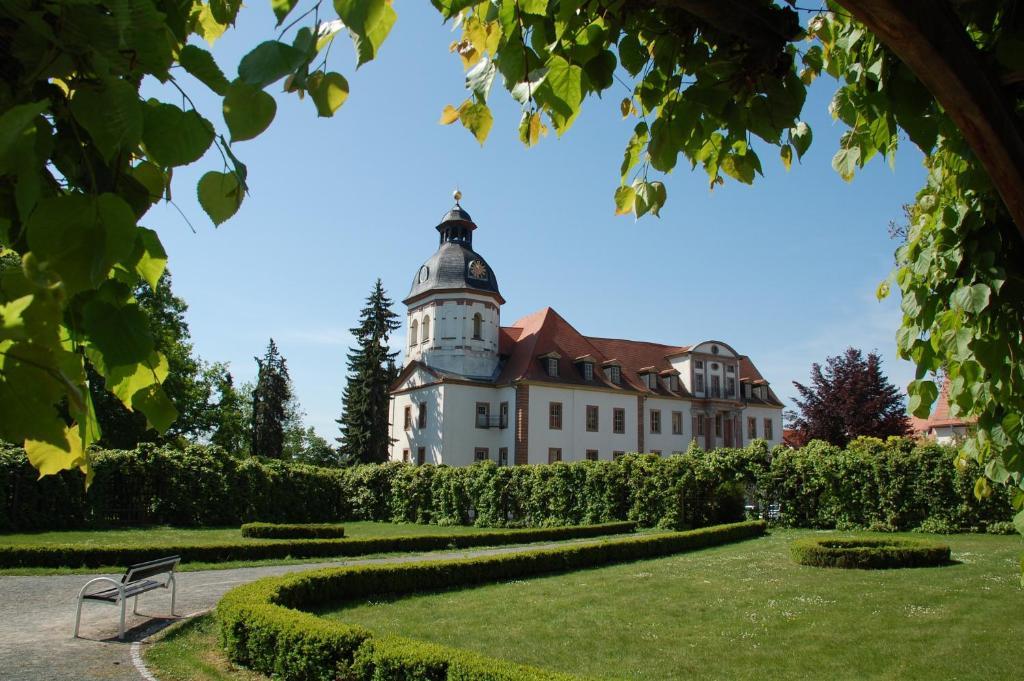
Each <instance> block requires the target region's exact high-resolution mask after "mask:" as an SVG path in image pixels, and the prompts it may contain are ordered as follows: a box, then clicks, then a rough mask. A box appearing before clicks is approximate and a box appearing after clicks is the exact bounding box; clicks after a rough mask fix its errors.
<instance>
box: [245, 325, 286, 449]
mask: <svg viewBox="0 0 1024 681" xmlns="http://www.w3.org/2000/svg"><path fill="white" fill-rule="evenodd" d="M254 359H255V360H256V364H257V365H258V366H259V374H258V375H257V378H256V389H255V390H253V393H252V448H251V450H250V451H251V453H252V454H253V455H254V456H266V457H270V458H273V459H280V458H282V457H283V456H284V422H285V418H286V416H287V406H288V402H289V400H290V399H291V388H290V385H291V383H290V379H289V377H288V366H287V364H286V363H285V359H284V357H282V356H281V353H280V352H278V350H277V344H276V343H274V339H273V338H271V339H270V343H269V344H268V345H267V352H266V354H264V355H263V359H260V358H259V357H256V358H254Z"/></svg>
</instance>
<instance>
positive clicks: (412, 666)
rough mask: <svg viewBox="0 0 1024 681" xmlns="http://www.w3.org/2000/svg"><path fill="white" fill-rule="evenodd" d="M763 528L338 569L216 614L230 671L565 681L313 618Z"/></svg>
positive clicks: (255, 586) (379, 679) (294, 679)
mask: <svg viewBox="0 0 1024 681" xmlns="http://www.w3.org/2000/svg"><path fill="white" fill-rule="evenodd" d="M765 529H766V525H765V523H764V522H763V521H754V522H746V523H736V524H732V525H720V526H716V527H708V528H704V529H701V530H693V531H689V532H679V533H671V534H662V535H651V536H643V537H634V538H629V539H622V540H616V541H611V542H604V543H600V544H583V545H574V546H567V547H559V548H557V549H547V550H538V551H526V552H517V553H507V554H502V555H497V556H487V557H482V558H472V559H463V560H451V561H434V562H416V563H401V564H378V565H366V566H358V567H345V568H330V569H322V570H313V571H309V572H302V573H296V574H291V575H286V576H283V577H271V578H267V579H261V580H258V581H256V582H252V583H250V584H246V585H244V586H240V587H237V588H235V589H232V590H231V591H229V592H228V593H227V594H225V596H224V597H223V598H222V599H221V601H220V603H219V604H218V605H217V619H218V622H219V624H220V632H221V642H222V643H223V644H224V647H225V649H226V651H227V654H228V657H229V659H230V660H231V661H232V662H235V663H236V664H241V665H244V666H246V667H250V668H252V669H255V670H256V671H260V672H263V673H264V674H269V675H273V676H274V677H275V678H279V679H282V681H314V680H316V681H321V680H327V679H334V678H336V677H337V678H345V679H355V680H358V681H397V680H399V679H402V680H406V679H437V680H454V679H459V681H496V680H499V679H501V680H504V679H509V680H511V679H537V680H538V681H539V680H541V679H558V678H567V677H564V676H561V675H558V674H552V673H551V672H547V671H544V670H540V669H531V668H524V667H520V666H518V665H512V664H510V663H507V662H503V661H500V660H494V659H491V658H485V657H482V656H476V655H471V654H469V653H466V652H465V651H462V650H459V649H455V648H450V647H446V646H438V645H432V644H424V643H420V642H417V641H412V640H409V639H403V638H393V637H386V638H378V637H375V636H374V635H373V633H372V632H370V631H369V630H367V629H365V628H363V627H360V626H355V625H348V624H345V623H343V622H337V621H334V620H328V619H324V618H321V617H317V616H316V615H314V614H311V613H310V612H305V610H312V609H317V608H324V607H330V606H334V605H338V604H341V603H344V602H347V601H352V600H357V599H362V598H368V597H372V596H375V595H382V594H388V595H392V596H394V595H402V594H409V593H414V592H420V591H433V590H439V589H449V588H454V587H466V586H472V585H475V584H485V583H493V582H500V581H504V580H508V579H516V578H524V577H532V576H536V575H542V574H548V573H554V572H567V571H572V570H579V569H583V568H590V567H596V566H599V565H608V564H612V563H621V562H627V561H633V560H640V559H645V558H655V557H660V556H666V555H670V554H674V553H679V552H683V551H688V550H693V549H699V548H703V547H707V546H714V545H718V544H725V543H728V542H733V541H739V540H742V539H748V538H751V537H757V536H760V535H762V534H764V532H765Z"/></svg>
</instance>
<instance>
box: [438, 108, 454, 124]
mask: <svg viewBox="0 0 1024 681" xmlns="http://www.w3.org/2000/svg"><path fill="white" fill-rule="evenodd" d="M457 120H459V110H458V109H456V108H455V107H454V106H452V105H451V104H448V105H447V106H445V107H444V111H442V112H441V120H439V121H438V123H440V124H441V125H451V124H452V123H454V122H455V121H457Z"/></svg>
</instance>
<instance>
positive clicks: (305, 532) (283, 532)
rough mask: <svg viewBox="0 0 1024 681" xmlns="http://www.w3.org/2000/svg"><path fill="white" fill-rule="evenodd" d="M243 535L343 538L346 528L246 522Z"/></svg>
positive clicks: (307, 524) (256, 537)
mask: <svg viewBox="0 0 1024 681" xmlns="http://www.w3.org/2000/svg"><path fill="white" fill-rule="evenodd" d="M242 536H243V537H251V538H253V539H341V538H342V537H344V536H345V528H344V527H342V526H341V525H329V524H326V523H319V524H318V523H303V524H296V523H293V524H284V523H245V524H244V525H242Z"/></svg>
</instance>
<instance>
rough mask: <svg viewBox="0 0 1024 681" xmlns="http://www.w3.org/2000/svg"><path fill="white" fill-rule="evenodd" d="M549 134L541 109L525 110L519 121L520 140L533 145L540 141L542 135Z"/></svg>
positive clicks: (529, 145)
mask: <svg viewBox="0 0 1024 681" xmlns="http://www.w3.org/2000/svg"><path fill="white" fill-rule="evenodd" d="M546 134H548V129H547V126H545V125H544V122H543V121H542V120H541V115H540V112H539V111H533V112H530V111H524V112H523V117H522V119H521V120H520V121H519V141H520V142H522V143H523V144H525V145H526V146H528V147H532V146H534V145H535V144H537V142H539V141H540V138H541V135H546Z"/></svg>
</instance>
